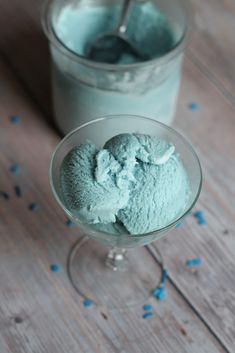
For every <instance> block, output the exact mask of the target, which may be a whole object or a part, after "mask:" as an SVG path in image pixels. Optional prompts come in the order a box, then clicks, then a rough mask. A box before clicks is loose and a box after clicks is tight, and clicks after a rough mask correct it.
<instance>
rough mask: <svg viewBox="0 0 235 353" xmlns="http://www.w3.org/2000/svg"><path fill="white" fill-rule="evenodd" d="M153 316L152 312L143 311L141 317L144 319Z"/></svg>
mask: <svg viewBox="0 0 235 353" xmlns="http://www.w3.org/2000/svg"><path fill="white" fill-rule="evenodd" d="M153 316H154V314H153V313H152V312H149V313H144V315H143V318H144V319H151V318H152V317H153Z"/></svg>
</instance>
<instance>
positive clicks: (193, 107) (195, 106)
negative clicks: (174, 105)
mask: <svg viewBox="0 0 235 353" xmlns="http://www.w3.org/2000/svg"><path fill="white" fill-rule="evenodd" d="M189 109H190V110H191V111H192V112H196V111H197V110H198V109H199V104H198V103H195V102H192V103H190V104H189Z"/></svg>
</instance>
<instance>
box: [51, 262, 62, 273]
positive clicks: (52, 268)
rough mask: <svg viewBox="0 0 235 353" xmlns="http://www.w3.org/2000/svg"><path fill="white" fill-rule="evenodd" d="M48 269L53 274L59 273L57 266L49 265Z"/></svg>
mask: <svg viewBox="0 0 235 353" xmlns="http://www.w3.org/2000/svg"><path fill="white" fill-rule="evenodd" d="M50 268H51V271H52V272H55V273H59V272H60V266H59V265H55V264H53V265H51V267H50Z"/></svg>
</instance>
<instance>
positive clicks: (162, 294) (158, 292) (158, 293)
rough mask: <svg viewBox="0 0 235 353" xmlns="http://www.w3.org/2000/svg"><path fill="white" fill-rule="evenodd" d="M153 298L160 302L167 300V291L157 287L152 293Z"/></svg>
mask: <svg viewBox="0 0 235 353" xmlns="http://www.w3.org/2000/svg"><path fill="white" fill-rule="evenodd" d="M153 296H154V297H155V298H157V299H158V300H160V301H164V300H166V299H167V290H166V288H165V287H158V288H156V289H155V290H154V291H153Z"/></svg>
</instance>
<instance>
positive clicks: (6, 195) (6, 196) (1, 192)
mask: <svg viewBox="0 0 235 353" xmlns="http://www.w3.org/2000/svg"><path fill="white" fill-rule="evenodd" d="M0 196H2V197H3V198H4V199H5V200H9V198H10V196H9V194H8V193H7V192H5V191H0Z"/></svg>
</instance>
